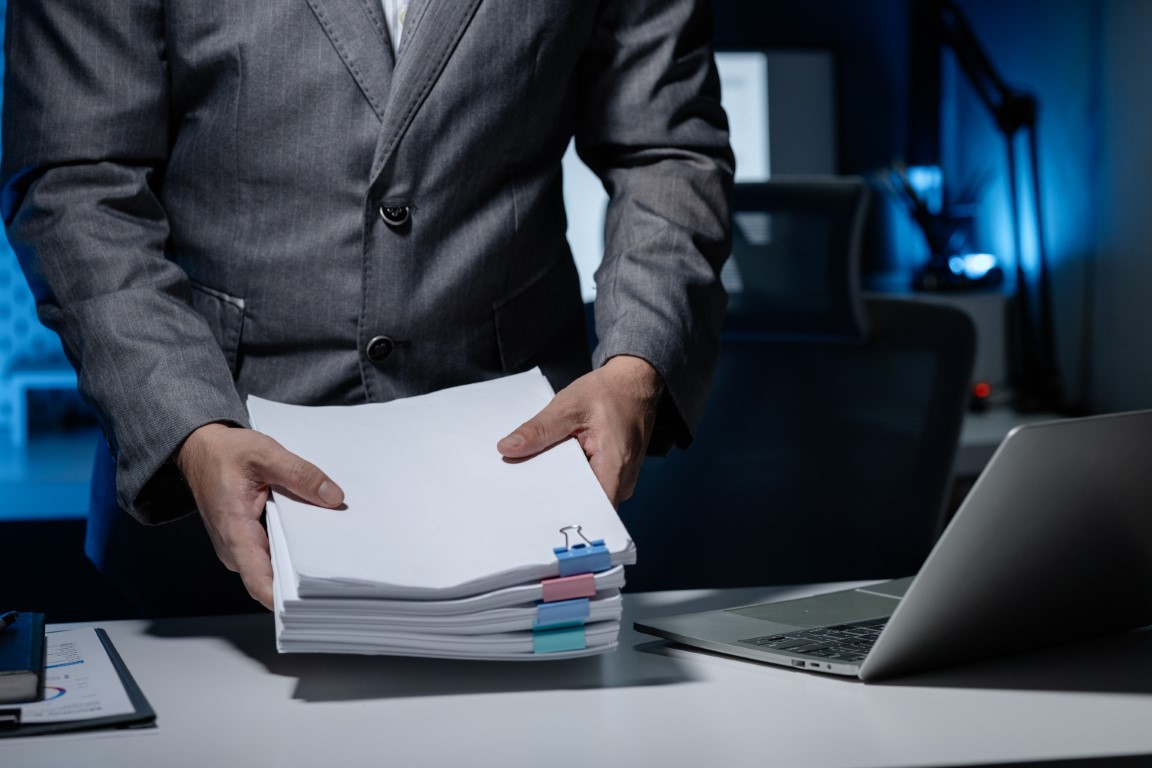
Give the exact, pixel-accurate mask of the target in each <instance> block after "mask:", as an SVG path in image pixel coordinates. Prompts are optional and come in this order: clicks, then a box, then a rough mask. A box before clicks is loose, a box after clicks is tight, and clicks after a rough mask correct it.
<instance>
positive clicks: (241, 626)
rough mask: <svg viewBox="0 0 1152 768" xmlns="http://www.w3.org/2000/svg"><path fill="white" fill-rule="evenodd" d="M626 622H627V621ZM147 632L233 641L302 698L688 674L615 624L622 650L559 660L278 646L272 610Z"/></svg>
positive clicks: (592, 685) (671, 678)
mask: <svg viewBox="0 0 1152 768" xmlns="http://www.w3.org/2000/svg"><path fill="white" fill-rule="evenodd" d="M625 626H628V627H630V626H631V622H628V623H627V624H626V625H625ZM148 634H150V635H152V636H154V637H170V638H188V637H214V638H218V639H220V640H223V641H224V642H227V643H229V644H231V645H232V646H234V647H235V648H236V649H237V650H238V651H240V652H241V653H243V654H244V655H245V656H248V657H249V658H251V659H253V660H254V661H256V662H258V663H259V664H261V665H263V666H264V667H265V668H266V669H267V670H268V672H270V673H271V674H273V675H279V676H281V677H289V678H295V679H296V681H297V683H296V689H295V691H294V692H293V698H295V699H298V700H301V701H308V702H324V701H359V700H365V699H393V698H396V699H400V698H412V697H422V696H456V695H460V694H483V693H519V692H527V691H541V690H550V691H551V690H581V689H600V688H627V687H638V686H649V685H670V684H676V683H685V682H691V681H692V680H694V679H695V677H694V676H693V674H692V673H691V671H690V670H689V669H688V665H686V664H684V663H683V662H682V661H679V660H677V659H674V658H670V657H660V656H656V655H639V654H632V653H627V652H626V651H627V648H626V645H625V643H626V642H628V641H627V638H630V637H632V636H631V633H630V632H629V631H624V629H623V628H622V630H621V640H622V643H621V649H620V650H621V651H624V652H616V653H608V654H604V655H601V656H592V657H587V658H582V659H568V660H563V661H527V662H518V661H462V660H453V659H425V658H412V657H403V656H362V655H355V654H348V655H341V654H322V653H290V654H280V653H277V651H276V647H275V642H274V638H275V627H274V624H273V618H272V615H271V614H253V615H247V616H218V617H211V618H207V619H205V618H189V619H165V620H163V621H159V622H155V623H153V624H152V625H151V626H150V627H149V629H148Z"/></svg>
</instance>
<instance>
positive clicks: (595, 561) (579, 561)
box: [552, 525, 612, 576]
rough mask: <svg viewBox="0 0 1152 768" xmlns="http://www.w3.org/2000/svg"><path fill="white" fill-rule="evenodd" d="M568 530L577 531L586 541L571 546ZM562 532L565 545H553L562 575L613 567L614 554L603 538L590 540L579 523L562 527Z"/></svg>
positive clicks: (594, 571) (596, 571)
mask: <svg viewBox="0 0 1152 768" xmlns="http://www.w3.org/2000/svg"><path fill="white" fill-rule="evenodd" d="M568 531H575V532H576V534H577V535H578V536H579V537H580V538H582V539H584V542H583V543H577V544H573V545H571V546H569V541H568ZM560 533H562V534H564V546H562V547H553V548H552V551H553V552H554V553H555V554H556V559H557V560H558V561H559V562H560V575H561V576H575V575H577V574H581V573H599V572H600V571H606V570H608V569H609V568H611V567H612V555H611V553H609V552H608V547H607V546H606V545H605V544H604V540H603V539H596V540H595V541H591V540H589V539H588V537H587V536H585V535H584V533H583V531H582V530H581V529H580V526H579V525H566V526H564V527H563V528H561V529H560Z"/></svg>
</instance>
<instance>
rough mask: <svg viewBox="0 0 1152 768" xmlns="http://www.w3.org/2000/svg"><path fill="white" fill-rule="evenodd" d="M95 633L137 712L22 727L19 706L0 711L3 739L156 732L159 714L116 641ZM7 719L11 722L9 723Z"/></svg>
mask: <svg viewBox="0 0 1152 768" xmlns="http://www.w3.org/2000/svg"><path fill="white" fill-rule="evenodd" d="M94 631H95V633H96V636H97V637H98V638H99V640H100V643H101V645H103V647H104V651H105V652H106V653H107V654H108V659H109V661H110V662H111V663H112V667H113V668H114V669H115V670H116V674H117V675H118V676H119V677H120V683H121V684H122V685H123V686H124V691H125V693H127V695H128V699H129V701H130V702H131V704H132V709H133V711H131V712H127V713H124V714H116V715H108V716H105V717H93V718H88V719H77V720H64V721H58V722H48V723H32V722H29V723H22V722H19V719H18V713H19V712H20V708H19V707H18V706H17V707H11V706H6V707H4V708H2V709H0V739H4V738H13V737H17V736H40V735H47V734H57V733H75V732H77V731H91V730H106V729H136V728H154V727H155V726H156V712H155V710H153V709H152V705H151V704H149V703H148V699H147V698H146V697H145V696H144V692H143V691H142V690H140V686H139V685H137V684H136V680H135V678H133V677H132V673H131V672H129V671H128V667H127V665H126V664H125V663H124V660H123V659H122V658H120V654H119V653H118V652H117V650H116V646H114V645H113V644H112V640H111V639H110V638H109V637H108V634H107V633H106V632H105V631H104V630H103V629H99V628H96V629H95V630H94ZM13 712H15V713H17V717H16V719H15V720H14V719H13V716H12V713H13ZM5 719H7V722H6V723H5Z"/></svg>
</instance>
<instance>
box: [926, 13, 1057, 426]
mask: <svg viewBox="0 0 1152 768" xmlns="http://www.w3.org/2000/svg"><path fill="white" fill-rule="evenodd" d="M916 12H917V13H918V14H919V22H920V24H919V28H920V29H919V32H920V34H921V35H922V36H923V37H922V38H921V39H920V40H918V41H914V46H916V45H920V46H925V47H927V50H930V51H931V52H932V54H933V55H934V56H935V59H936V61H935V62H933V63H934V65H935V66H934V68H932V67H929V69H930V70H931V72H930V73H931V75H932V76H934V77H935V78H937V80H938V78H939V55H940V52H942V51H943V50H944V49H946V48H947V49H950V50H951V51H952V53H953V54H954V55H955V57H956V61H957V63H958V64H959V65H960V69H961V70H962V71H963V72H964V75H965V77H966V78H967V80H968V82H969V83H971V85H972V87H973V89H974V90H975V91H976V95H977V96H978V97H979V98H980V101H981V102H982V103H983V104H984V106H985V108H986V109H987V110H988V112H989V113H990V114H991V115H992V117H993V119H994V120H995V122H996V127H997V129H998V130H999V132H1000V134H1001V135H1002V136H1003V138H1004V143H1005V146H1006V148H1007V155H1008V183H1009V195H1010V197H1011V200H1010V204H1011V221H1012V240H1013V249H1014V257H1015V262H1016V269H1015V275H1016V286H1015V291H1014V293H1013V295H1012V297H1011V298H1012V301H1011V317H1010V327H1011V331H1012V334H1011V336H1010V349H1011V354H1010V360H1009V364H1010V366H1011V371H1010V372H1011V378H1012V382H1013V385H1014V387H1015V396H1016V406H1017V408H1018V409H1020V410H1061V408H1062V406H1063V391H1062V384H1061V378H1060V373H1059V368H1058V365H1057V362H1056V353H1055V345H1054V340H1053V328H1052V302H1051V291H1050V287H1049V274H1048V253H1047V248H1046V246H1045V240H1044V219H1043V210H1044V209H1043V206H1042V205H1041V199H1040V163H1039V152H1038V150H1037V139H1036V115H1037V111H1038V102H1037V100H1036V97H1035V96H1033V95H1032V94H1030V93H1027V92H1024V91H1021V90H1018V89H1016V88H1013V87H1012V86H1010V85H1008V84H1007V83H1006V82H1005V81H1004V79H1003V78H1002V77H1000V75H999V73H998V72H997V71H996V68H995V66H994V65H993V64H992V61H991V59H990V58H989V57H988V54H987V53H986V52H985V50H984V48H983V46H982V45H981V44H980V42H979V40H977V38H976V35H975V33H974V32H973V31H972V27H971V26H970V25H969V24H968V21H967V20H966V19H965V18H964V15H963V14H962V13H961V11H960V8H959V7H958V6H957V5H956V3H955V2H953V0H918V5H917V7H916ZM921 50H925V48H921ZM926 60H927V58H926V57H925V58H921V63H923V62H924V61H926ZM913 76H914V77H917V76H919V77H924V76H925V73H920V74H919V75H917V73H916V72H915V71H914V73H913ZM936 91H937V92H938V91H939V88H938V87H937V88H936ZM936 119H937V120H938V118H936ZM1021 136H1023V137H1024V140H1025V141H1026V144H1027V148H1026V154H1025V158H1024V159H1025V163H1024V169H1025V171H1026V172H1027V175H1028V180H1027V182H1026V183H1025V184H1024V185H1021V184H1020V180H1019V178H1018V173H1019V168H1018V165H1019V161H1018V158H1017V143H1018V140H1019V138H1020V137H1021ZM1027 194H1031V196H1032V205H1031V206H1030V208H1029V211H1030V212H1031V217H1030V221H1028V222H1027V225H1028V226H1030V227H1032V229H1033V231H1034V237H1035V242H1036V267H1035V269H1034V270H1032V274H1029V270H1026V269H1025V268H1024V263H1023V250H1024V249H1023V228H1024V226H1025V222H1024V221H1023V220H1022V219H1023V214H1022V209H1023V206H1022V204H1021V199H1022V197H1021V196H1022V195H1027Z"/></svg>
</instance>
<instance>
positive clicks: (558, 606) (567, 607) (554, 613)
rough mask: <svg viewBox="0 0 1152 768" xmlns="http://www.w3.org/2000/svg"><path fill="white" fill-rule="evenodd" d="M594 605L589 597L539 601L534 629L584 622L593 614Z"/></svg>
mask: <svg viewBox="0 0 1152 768" xmlns="http://www.w3.org/2000/svg"><path fill="white" fill-rule="evenodd" d="M591 611H592V606H591V603H590V602H589V600H588V598H586V597H581V598H578V599H576V600H561V601H560V602H558V603H537V604H536V622H535V623H534V624H533V626H532V628H533V629H550V628H552V627H556V626H561V625H565V624H572V623H577V624H583V623H584V622H585V621H586V620H587V619H588V617H589V616H590V615H591Z"/></svg>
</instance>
